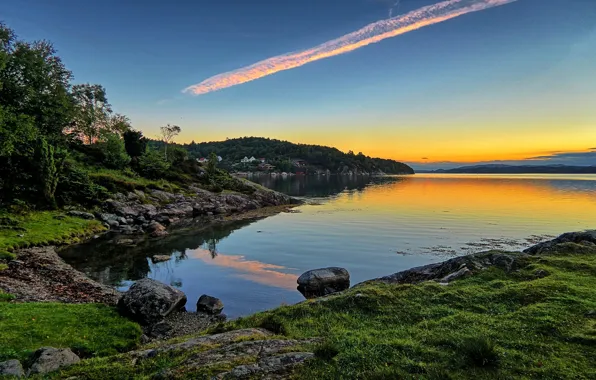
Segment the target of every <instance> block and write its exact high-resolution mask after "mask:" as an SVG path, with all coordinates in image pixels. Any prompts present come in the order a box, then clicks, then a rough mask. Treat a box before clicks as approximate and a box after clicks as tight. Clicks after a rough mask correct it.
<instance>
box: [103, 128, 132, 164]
mask: <svg viewBox="0 0 596 380" xmlns="http://www.w3.org/2000/svg"><path fill="white" fill-rule="evenodd" d="M100 145H101V149H102V151H103V154H104V161H103V163H104V165H105V166H106V167H108V168H112V169H124V167H125V166H126V165H127V164H128V163H129V162H130V157H129V156H128V154H126V149H125V147H124V140H122V139H121V138H120V136H119V135H117V134H116V133H107V134H106V135H105V136H104V141H103V142H102V143H101V144H100Z"/></svg>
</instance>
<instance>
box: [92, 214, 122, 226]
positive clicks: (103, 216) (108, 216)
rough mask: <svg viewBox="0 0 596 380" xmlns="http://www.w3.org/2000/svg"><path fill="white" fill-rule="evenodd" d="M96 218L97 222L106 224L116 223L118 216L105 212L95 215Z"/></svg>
mask: <svg viewBox="0 0 596 380" xmlns="http://www.w3.org/2000/svg"><path fill="white" fill-rule="evenodd" d="M96 216H97V218H98V219H99V220H101V221H102V222H106V223H108V224H109V223H110V221H117V220H118V215H116V214H110V213H107V212H99V213H97V214H96Z"/></svg>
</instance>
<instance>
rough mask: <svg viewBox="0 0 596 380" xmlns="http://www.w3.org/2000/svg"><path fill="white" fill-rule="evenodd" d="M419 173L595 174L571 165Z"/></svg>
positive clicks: (491, 166) (479, 167)
mask: <svg viewBox="0 0 596 380" xmlns="http://www.w3.org/2000/svg"><path fill="white" fill-rule="evenodd" d="M418 172H419V173H422V172H424V173H462V174H464V173H478V174H522V173H526V174H596V165H594V166H572V165H502V164H486V165H470V166H461V167H458V168H453V169H438V170H425V171H422V170H419V171H418Z"/></svg>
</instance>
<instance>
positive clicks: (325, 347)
mask: <svg viewBox="0 0 596 380" xmlns="http://www.w3.org/2000/svg"><path fill="white" fill-rule="evenodd" d="M313 353H314V354H315V356H316V357H317V358H319V359H321V360H324V361H327V362H328V361H331V360H332V359H333V358H334V357H336V356H337V355H338V354H339V349H338V348H337V346H336V345H335V344H334V343H331V342H329V341H327V342H325V343H323V344H321V345H319V346H318V347H317V348H315V350H314V352H313Z"/></svg>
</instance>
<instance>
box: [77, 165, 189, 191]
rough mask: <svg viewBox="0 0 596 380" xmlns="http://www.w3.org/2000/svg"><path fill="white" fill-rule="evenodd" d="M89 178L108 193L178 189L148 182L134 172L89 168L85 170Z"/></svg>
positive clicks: (171, 184) (166, 182)
mask: <svg viewBox="0 0 596 380" xmlns="http://www.w3.org/2000/svg"><path fill="white" fill-rule="evenodd" d="M86 170H87V174H88V175H89V178H91V180H92V181H93V182H95V183H97V184H98V185H101V186H103V187H105V188H106V189H107V190H108V191H110V192H124V193H126V192H128V191H134V190H143V191H144V190H147V189H157V190H164V191H169V192H178V191H179V190H180V187H179V186H177V185H176V184H174V183H172V182H169V181H166V180H164V179H162V180H150V179H147V178H144V177H141V176H139V175H136V174H135V173H134V172H132V171H129V172H128V173H126V172H124V171H121V170H113V169H105V168H95V167H89V168H87V169H86Z"/></svg>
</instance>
